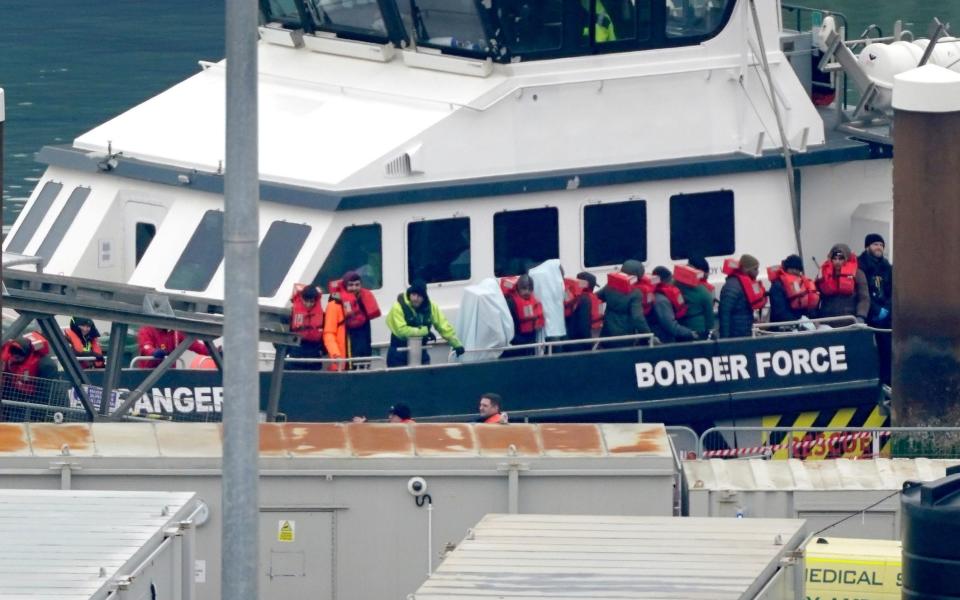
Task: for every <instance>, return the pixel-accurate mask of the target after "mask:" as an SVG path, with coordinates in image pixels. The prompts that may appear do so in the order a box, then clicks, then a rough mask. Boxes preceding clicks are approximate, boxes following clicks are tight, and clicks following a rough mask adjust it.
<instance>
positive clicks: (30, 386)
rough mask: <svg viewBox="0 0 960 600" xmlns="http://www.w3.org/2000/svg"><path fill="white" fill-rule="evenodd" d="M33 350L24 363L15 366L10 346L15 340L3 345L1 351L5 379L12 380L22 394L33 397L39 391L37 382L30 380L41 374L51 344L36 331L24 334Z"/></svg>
mask: <svg viewBox="0 0 960 600" xmlns="http://www.w3.org/2000/svg"><path fill="white" fill-rule="evenodd" d="M23 337H25V338H26V339H27V340H28V341H29V342H30V346H31V347H32V348H33V350H32V351H31V352H30V354H29V355H28V356H27V358H25V359H24V360H23V361H22V362H20V363H18V364H14V363H13V361H12V358H13V357H12V356H11V352H10V346H11V345H12V344H13V342H14V341H13V340H10V341H8V342H7V343H6V344H4V345H3V349H2V351H0V361H2V362H3V377H4V378H7V377H9V378H10V384H11V385H12V386H13V387H14V388H15V389H17V390H18V391H19V392H20V393H22V394H25V395H33V393H34V392H36V391H37V382H36V380H33V379H29V378H30V377H36V376H37V375H38V374H39V372H40V359H41V358H43V357H44V356H46V355H47V354H49V353H50V343H49V342H47V338H45V337H43V336H42V335H41V334H40V333H38V332H36V331H31V332H30V333H27V334H24V336H23Z"/></svg>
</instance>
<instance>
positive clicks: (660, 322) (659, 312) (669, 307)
mask: <svg viewBox="0 0 960 600" xmlns="http://www.w3.org/2000/svg"><path fill="white" fill-rule="evenodd" d="M651 316H653V318H652V319H650V329H651V330H652V331H653V333H654V335H656V336H657V339H659V340H660V341H661V342H663V343H665V344H669V343H671V342H686V341H690V340H692V339H693V338H694V337H695V334H694V333H693V331H691V330H690V329H688V328H686V327H684V326H683V325H681V324H680V323H679V322H677V314H676V312H675V311H674V310H673V304H671V303H670V299H669V298H667V297H666V296H664V295H663V294H660V293H657V294H656V295H655V296H654V300H653V313H651Z"/></svg>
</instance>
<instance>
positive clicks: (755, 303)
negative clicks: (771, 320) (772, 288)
mask: <svg viewBox="0 0 960 600" xmlns="http://www.w3.org/2000/svg"><path fill="white" fill-rule="evenodd" d="M733 275H734V276H735V277H736V278H737V279H738V280H740V286H741V287H743V293H744V294H746V295H747V302H749V303H750V308H752V309H753V310H760V309H761V308H763V307H764V306H766V305H767V290H765V289H763V284H762V283H760V282H759V281H756V280H755V279H750V277H749V276H748V275H746V274H744V273H742V272H741V271H740V270H739V269H737V270H736V271H734V272H733Z"/></svg>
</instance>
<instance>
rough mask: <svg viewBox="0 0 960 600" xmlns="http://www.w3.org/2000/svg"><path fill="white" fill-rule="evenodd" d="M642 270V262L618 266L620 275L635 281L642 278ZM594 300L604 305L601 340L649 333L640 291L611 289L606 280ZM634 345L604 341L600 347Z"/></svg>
mask: <svg viewBox="0 0 960 600" xmlns="http://www.w3.org/2000/svg"><path fill="white" fill-rule="evenodd" d="M643 271H644V269H643V263H642V262H640V261H639V260H632V259H631V260H627V261H625V262H624V263H623V266H621V267H620V272H621V273H623V274H624V275H626V276H628V277H634V278H636V279H637V280H638V281H639V280H640V278H642V277H643ZM597 297H598V298H600V300H601V301H603V302H606V304H607V306H606V310H605V311H604V313H603V327H602V328H601V329H600V337H615V336H621V335H634V334H643V333H650V326H649V325H648V324H647V319H646V317H645V316H644V309H643V293H642V292H641V291H640V289H638V288H637V287H633V288H632V289H629V290H624V289H621V288H619V287H617V286H612V285H611V284H610V279H609V277H608V279H607V285H605V286H604V287H603V289H601V290H600V292H599V293H598V294H597ZM634 345H635V343H634V342H631V341H622V342H606V343H604V344H603V347H604V348H619V347H625V346H634Z"/></svg>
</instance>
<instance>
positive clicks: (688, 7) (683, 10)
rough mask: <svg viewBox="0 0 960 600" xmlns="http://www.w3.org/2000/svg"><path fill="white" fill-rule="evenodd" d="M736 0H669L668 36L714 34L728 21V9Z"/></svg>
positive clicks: (703, 35) (682, 36)
mask: <svg viewBox="0 0 960 600" xmlns="http://www.w3.org/2000/svg"><path fill="white" fill-rule="evenodd" d="M734 1H735V0H667V20H666V33H667V37H669V38H684V37H698V38H699V37H705V36H710V35H713V34H714V33H716V32H717V31H718V30H719V29H720V27H722V26H723V24H724V23H725V22H726V20H727V12H728V10H727V9H728V7H729V5H731V4H732V3H733V2H734Z"/></svg>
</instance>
